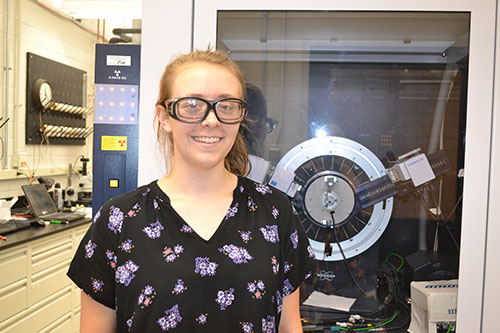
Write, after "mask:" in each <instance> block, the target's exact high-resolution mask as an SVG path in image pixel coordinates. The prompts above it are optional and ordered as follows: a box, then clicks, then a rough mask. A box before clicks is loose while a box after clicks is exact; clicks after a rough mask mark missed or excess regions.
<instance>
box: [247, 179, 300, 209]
mask: <svg viewBox="0 0 500 333" xmlns="http://www.w3.org/2000/svg"><path fill="white" fill-rule="evenodd" d="M239 183H240V191H242V192H243V191H245V190H246V191H247V192H248V195H249V196H250V197H251V198H252V199H254V198H255V199H257V200H259V201H263V202H269V203H271V204H272V205H279V206H291V202H290V199H289V198H288V196H287V195H286V194H285V193H283V192H281V191H280V190H278V189H276V188H275V187H273V186H271V185H266V184H259V183H257V182H255V181H253V180H251V179H248V178H246V177H240V182H239Z"/></svg>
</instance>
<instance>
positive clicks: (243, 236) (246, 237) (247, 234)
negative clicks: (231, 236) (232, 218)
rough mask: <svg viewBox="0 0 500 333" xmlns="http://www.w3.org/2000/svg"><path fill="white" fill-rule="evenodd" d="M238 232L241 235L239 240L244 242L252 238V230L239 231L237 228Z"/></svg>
mask: <svg viewBox="0 0 500 333" xmlns="http://www.w3.org/2000/svg"><path fill="white" fill-rule="evenodd" d="M238 232H239V234H240V237H241V240H242V241H243V242H245V243H248V242H249V241H251V240H252V236H251V234H252V232H251V231H241V230H238Z"/></svg>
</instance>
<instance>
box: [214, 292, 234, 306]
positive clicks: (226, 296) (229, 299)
mask: <svg viewBox="0 0 500 333" xmlns="http://www.w3.org/2000/svg"><path fill="white" fill-rule="evenodd" d="M233 293H234V289H233V288H229V289H228V290H219V291H218V292H217V298H216V299H215V301H216V302H217V303H218V304H219V306H220V309H221V310H226V308H227V307H228V306H230V305H231V304H233V301H234V295H233Z"/></svg>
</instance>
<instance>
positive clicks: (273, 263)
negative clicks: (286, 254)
mask: <svg viewBox="0 0 500 333" xmlns="http://www.w3.org/2000/svg"><path fill="white" fill-rule="evenodd" d="M271 266H272V268H273V273H274V275H278V273H279V271H280V264H279V262H278V259H276V257H275V256H272V257H271Z"/></svg>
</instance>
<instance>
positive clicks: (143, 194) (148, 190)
mask: <svg viewBox="0 0 500 333" xmlns="http://www.w3.org/2000/svg"><path fill="white" fill-rule="evenodd" d="M149 192H151V189H150V188H149V187H148V188H147V189H146V192H143V193H142V196H143V197H145V196H146V195H147V194H148V193H149Z"/></svg>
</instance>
